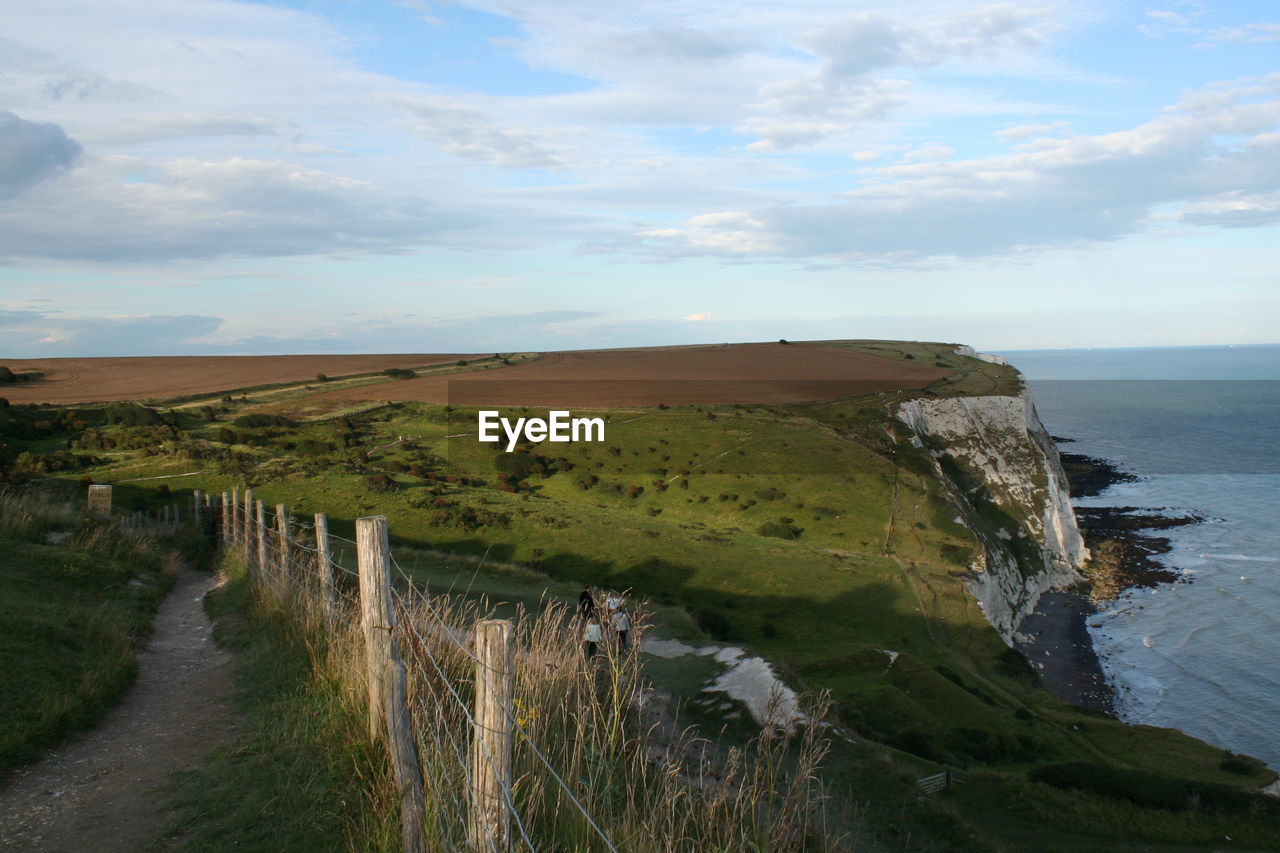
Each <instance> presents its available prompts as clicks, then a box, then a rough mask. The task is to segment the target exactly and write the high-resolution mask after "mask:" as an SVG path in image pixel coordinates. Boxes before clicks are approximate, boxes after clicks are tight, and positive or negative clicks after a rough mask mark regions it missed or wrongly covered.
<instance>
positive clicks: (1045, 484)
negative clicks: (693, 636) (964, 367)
mask: <svg viewBox="0 0 1280 853" xmlns="http://www.w3.org/2000/svg"><path fill="white" fill-rule="evenodd" d="M961 352H962V354H964V355H972V356H973V357H975V358H982V356H980V355H978V354H977V353H972V352H970V351H968V348H964V349H963V350H962V351H961ZM991 358H994V357H991ZM983 360H986V359H985V358H984V359H983ZM894 414H895V415H896V416H897V418H898V419H899V420H900V421H902V422H903V423H905V424H906V425H907V426H908V427H910V428H911V430H912V432H913V434H914V435H913V439H912V442H913V444H915V446H917V447H919V448H922V449H924V450H925V451H927V452H928V453H929V455H930V456H931V457H932V459H933V464H934V466H935V469H936V472H937V474H938V476H939V479H940V480H941V481H942V482H943V483H944V484H946V486H947V489H948V493H949V497H950V500H951V503H952V505H953V506H954V507H955V509H956V512H957V516H958V520H960V521H962V522H963V523H964V524H965V526H966V527H968V528H969V530H971V531H972V532H973V534H974V536H975V537H976V538H977V540H978V542H979V543H980V545H981V550H980V552H979V555H978V556H977V557H976V558H975V559H974V561H973V562H972V564H971V565H970V576H969V578H968V586H969V590H970V592H971V593H972V594H973V596H974V598H976V599H977V601H978V603H979V604H980V605H981V607H982V610H983V613H984V614H986V617H987V621H989V622H990V623H991V624H992V626H993V627H995V629H996V630H997V631H999V632H1000V635H1001V636H1002V637H1004V640H1005V642H1007V643H1011V642H1012V640H1013V635H1014V631H1015V630H1016V628H1017V626H1018V623H1019V622H1021V621H1022V617H1023V616H1025V615H1027V614H1028V613H1030V612H1031V611H1032V610H1033V609H1034V608H1035V606H1036V602H1037V601H1039V599H1040V595H1041V594H1042V593H1044V592H1046V591H1048V590H1051V589H1057V588H1061V587H1064V586H1067V585H1069V584H1071V583H1073V582H1075V581H1077V580H1079V579H1080V570H1081V569H1082V568H1083V565H1084V561H1085V560H1086V559H1088V556H1089V552H1088V550H1087V549H1086V548H1085V545H1084V539H1083V538H1082V537H1081V535H1080V530H1079V528H1078V527H1077V526H1076V517H1075V513H1074V511H1073V510H1072V508H1071V501H1070V495H1069V493H1068V491H1067V477H1066V474H1065V473H1064V472H1063V469H1062V462H1061V460H1060V459H1059V457H1058V451H1057V448H1055V447H1054V445H1053V441H1052V439H1050V438H1049V434H1048V433H1047V432H1046V431H1045V428H1044V426H1043V425H1042V424H1041V423H1040V418H1039V416H1038V415H1037V414H1036V409H1035V405H1034V403H1033V402H1032V399H1031V392H1030V391H1029V390H1027V389H1026V387H1025V386H1024V387H1023V388H1022V389H1021V390H1020V392H1019V393H1018V394H1016V395H1013V396H977V397H951V398H945V399H933V400H930V399H913V400H907V401H905V402H902V403H900V404H898V406H897V408H896V410H895V412H894Z"/></svg>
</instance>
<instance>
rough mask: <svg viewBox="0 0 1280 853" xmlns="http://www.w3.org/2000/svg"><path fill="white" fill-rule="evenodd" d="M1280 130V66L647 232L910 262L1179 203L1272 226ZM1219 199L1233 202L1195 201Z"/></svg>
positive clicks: (1109, 234)
mask: <svg viewBox="0 0 1280 853" xmlns="http://www.w3.org/2000/svg"><path fill="white" fill-rule="evenodd" d="M1277 126H1280V74H1273V75H1270V76H1268V77H1265V78H1260V79H1251V80H1243V81H1236V82H1234V83H1230V84H1226V83H1224V84H1215V85H1211V86H1208V87H1206V88H1205V89H1203V90H1201V91H1199V92H1195V93H1192V94H1190V95H1188V96H1187V97H1185V98H1184V99H1183V100H1182V101H1181V102H1179V103H1178V104H1176V105H1174V106H1172V107H1170V108H1168V109H1166V110H1165V111H1164V113H1163V114H1162V115H1160V116H1159V117H1157V118H1156V119H1154V120H1152V121H1150V122H1147V123H1146V124H1142V125H1139V126H1138V127H1135V128H1134V129H1132V130H1127V131H1120V132H1116V133H1109V134H1101V135H1094V136H1083V135H1076V136H1070V137H1067V138H1063V139H1043V140H1040V141H1039V142H1038V144H1037V146H1036V148H1035V150H1032V151H1024V152H1019V153H1016V154H1010V155H1005V156H999V157H989V158H984V159H974V160H961V161H939V162H924V163H903V164H899V165H892V166H885V167H880V168H868V169H866V170H864V173H865V174H866V175H867V176H868V177H869V178H871V179H873V181H874V183H872V184H871V185H869V186H864V187H862V188H859V189H855V190H852V191H850V192H848V193H845V194H844V195H843V196H842V197H841V198H840V199H839V200H829V201H826V202H824V203H817V204H791V205H779V206H775V207H771V208H765V209H760V210H754V211H742V210H736V211H726V212H721V213H710V214H704V215H700V216H696V217H693V218H691V219H690V220H689V221H688V223H687V226H686V227H684V228H678V229H673V228H667V229H662V230H661V231H648V232H644V233H642V235H641V237H642V238H643V240H644V244H645V246H646V247H647V248H648V249H649V250H651V251H653V252H655V253H657V254H659V255H663V256H667V257H675V256H680V255H694V254H713V255H722V256H726V257H742V256H746V255H754V256H762V257H792V258H795V257H802V258H825V259H828V260H835V261H844V262H869V261H876V260H880V261H884V260H895V261H899V262H905V261H910V260H913V259H921V258H957V257H975V256H983V255H992V254H1004V253H1011V252H1018V251H1022V250H1026V249H1031V248H1044V247H1051V246H1063V245H1071V244H1076V243H1091V242H1096V241H1105V240H1112V239H1116V238H1118V237H1121V236H1123V235H1126V234H1131V233H1134V232H1136V231H1139V230H1142V229H1143V228H1144V227H1145V226H1146V224H1147V223H1148V221H1149V220H1150V219H1151V218H1152V215H1153V212H1154V211H1155V210H1156V208H1158V207H1162V206H1168V205H1174V206H1175V207H1176V206H1178V205H1183V206H1185V210H1186V215H1185V216H1183V221H1184V222H1186V223H1188V224H1211V223H1212V224H1235V225H1242V226H1243V225H1249V224H1264V223H1266V222H1269V221H1271V217H1272V216H1273V212H1272V211H1273V207H1272V204H1273V201H1274V200H1273V198H1272V196H1271V195H1268V194H1269V193H1274V192H1276V191H1278V190H1280V133H1277V132H1276V128H1277ZM1241 136H1243V137H1244V139H1243V141H1222V140H1223V138H1224V137H1241ZM1206 201H1208V202H1216V203H1219V204H1220V205H1221V204H1228V206H1227V207H1225V208H1224V207H1218V208H1214V207H1212V206H1210V207H1203V206H1201V207H1196V206H1195V205H1196V204H1198V203H1200V202H1206ZM1232 205H1234V206H1232Z"/></svg>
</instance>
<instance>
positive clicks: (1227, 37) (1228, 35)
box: [1205, 21, 1280, 44]
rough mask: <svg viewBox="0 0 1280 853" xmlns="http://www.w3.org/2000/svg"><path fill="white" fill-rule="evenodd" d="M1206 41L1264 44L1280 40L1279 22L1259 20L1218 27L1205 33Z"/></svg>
mask: <svg viewBox="0 0 1280 853" xmlns="http://www.w3.org/2000/svg"><path fill="white" fill-rule="evenodd" d="M1205 40H1206V41H1207V42H1218V43H1227V44H1264V43H1267V42H1274V41H1280V24H1278V23H1274V22H1271V21H1259V22H1257V23H1252V24H1245V25H1244V26H1243V27H1219V28H1217V29H1213V30H1210V31H1209V32H1207V33H1205Z"/></svg>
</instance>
